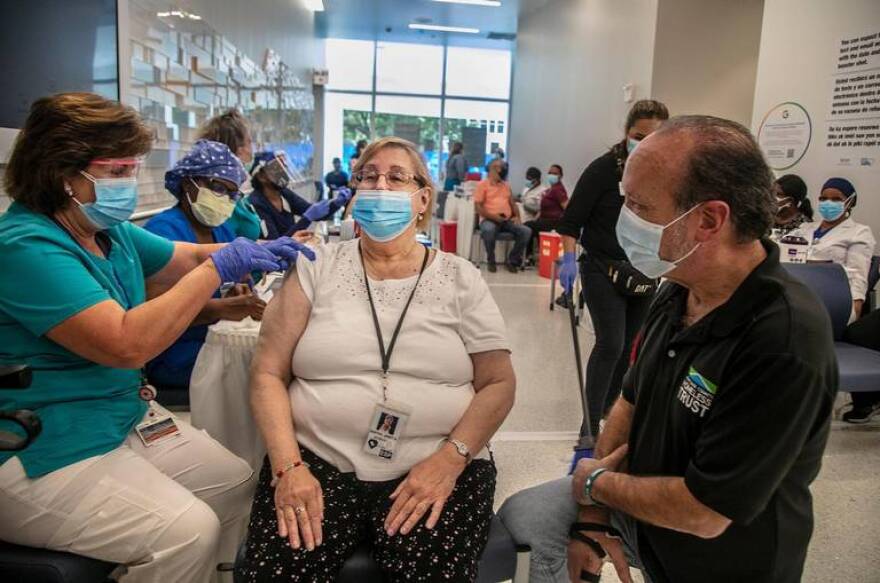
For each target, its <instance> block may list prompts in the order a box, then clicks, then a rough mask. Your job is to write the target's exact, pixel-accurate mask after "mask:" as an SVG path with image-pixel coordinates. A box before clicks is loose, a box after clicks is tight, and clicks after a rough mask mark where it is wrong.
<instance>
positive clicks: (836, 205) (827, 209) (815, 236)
mask: <svg viewBox="0 0 880 583" xmlns="http://www.w3.org/2000/svg"><path fill="white" fill-rule="evenodd" d="M857 200H858V197H857V195H856V189H855V187H854V186H853V185H852V183H851V182H850V181H849V180H846V179H845V178H829V179H828V180H827V181H826V182H825V184H824V185H823V186H822V192H821V194H820V195H819V214H820V215H821V217H822V220H820V221H815V222H811V223H804V224H803V225H802V226H801V228H800V229H799V231H800V234H801V235H802V236H803V237H804V238H805V239H807V240H808V241H812V247H811V249H810V260H812V261H833V262H835V263H839V264H841V265H842V266H843V267H844V269H846V275H847V277H848V278H849V287H850V291H851V292H852V298H853V311H852V316H851V317H850V320H851V321H852V320H855V319H856V318H858V317H859V315H860V314H861V312H862V304H863V303H864V301H865V296H866V295H867V292H868V270H869V269H870V266H871V255H873V254H874V244H875V239H874V234H873V233H872V232H871V228H870V227H869V226H867V225H863V224H861V223H857V222H855V221H854V220H852V218H850V215H851V214H852V211H853V208H855V206H856V201H857Z"/></svg>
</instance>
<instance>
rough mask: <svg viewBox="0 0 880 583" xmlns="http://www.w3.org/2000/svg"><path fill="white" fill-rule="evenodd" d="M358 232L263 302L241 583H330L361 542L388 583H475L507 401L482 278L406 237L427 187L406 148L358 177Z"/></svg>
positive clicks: (392, 150)
mask: <svg viewBox="0 0 880 583" xmlns="http://www.w3.org/2000/svg"><path fill="white" fill-rule="evenodd" d="M353 174H354V177H355V180H356V182H357V187H358V191H357V197H356V198H355V199H354V203H353V216H354V218H355V221H356V223H357V225H358V228H359V230H360V232H361V237H360V238H359V239H354V240H351V241H346V242H343V243H340V244H331V245H327V246H323V247H321V248H319V249H318V250H317V259H316V260H315V262H314V263H313V262H305V261H304V262H299V265H298V267H297V270H296V272H295V273H292V274H291V275H290V276H289V277H288V279H287V280H286V282H285V284H284V286H283V288H282V289H281V291H280V293H279V294H278V295H277V296H276V298H275V299H273V301H272V302H271V303H270V304H269V306H268V307H267V308H266V313H265V317H264V323H263V328H262V331H261V336H260V343H259V347H258V350H257V354H256V356H255V358H254V361H253V366H252V381H251V404H252V408H253V411H254V416H255V418H256V421H257V423H258V425H259V427H260V430H261V432H262V435H263V437H264V439H265V441H266V445H267V448H268V456H267V459H266V462H265V464H264V466H263V470H262V475H261V477H260V485H259V486H258V489H257V493H256V495H255V498H254V504H253V511H252V515H251V524H250V529H249V541H248V553H247V558H246V560H245V565H244V568H243V569H242V573H243V574H244V575H245V579H246V580H248V581H266V580H282V579H283V580H291V578H293V579H294V580H297V581H333V580H334V579H335V578H336V575H337V573H338V571H339V570H340V568H341V567H342V565H343V563H344V562H345V560H346V559H347V558H348V557H349V556H350V555H351V554H352V552H353V551H354V550H355V548H356V547H357V546H358V545H359V544H360V543H361V542H363V541H369V542H370V543H372V545H373V548H374V558H375V559H376V561H377V563H378V564H379V566H380V567H381V568H382V569H383V571H385V573H386V574H387V576H388V577H389V579H390V580H391V581H401V580H404V579H406V580H407V581H438V580H450V581H471V580H473V579H474V578H475V577H476V568H477V562H478V560H479V556H480V553H481V552H482V549H483V546H484V545H485V543H486V539H487V537H488V530H489V523H490V520H491V517H492V501H493V496H494V490H495V466H494V463H493V461H492V459H491V455H490V453H489V451H488V449H487V445H488V443H489V439H490V438H491V437H492V435H493V434H494V433H495V431H496V430H497V429H498V427H499V426H500V425H501V423H502V421H503V420H504V418H505V417H506V416H507V414H508V412H509V411H510V408H511V407H512V405H513V400H514V386H515V379H514V373H513V368H512V366H511V362H510V353H509V348H508V342H507V339H506V335H505V327H504V322H503V320H502V318H501V314H500V312H499V310H498V307H497V305H496V304H495V301H494V300H493V299H492V296H491V295H490V293H489V289H488V287H487V286H486V283H485V282H484V280H483V279H482V277H481V276H480V273H479V271H478V270H477V269H475V268H474V267H473V266H471V265H470V264H469V263H468V262H466V261H464V260H463V259H460V258H459V257H457V256H455V255H450V254H447V253H443V252H437V251H431V250H428V249H426V248H425V247H424V246H422V245H420V244H419V243H418V242H417V241H416V239H415V234H416V229H417V227H420V226H421V227H424V225H425V223H426V222H427V214H428V212H429V208H430V207H429V205H430V204H431V197H432V192H433V187H432V185H431V180H430V176H429V175H428V171H427V169H426V168H425V164H424V162H423V161H422V158H421V156H420V155H419V153H418V151H417V150H416V149H415V147H414V146H413V145H412V144H410V143H409V142H406V141H404V140H400V139H397V138H385V139H382V140H379V141H378V142H376V143H374V144H372V145H370V146H369V147H368V148H367V149H366V150H365V151H364V153H363V154H362V155H361V156H360V158H359V160H358V164H357V166H356V167H355V168H354V172H353Z"/></svg>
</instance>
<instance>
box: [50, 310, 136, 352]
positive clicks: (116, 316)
mask: <svg viewBox="0 0 880 583" xmlns="http://www.w3.org/2000/svg"><path fill="white" fill-rule="evenodd" d="M124 319H125V310H124V309H123V308H122V306H120V305H119V304H118V303H117V302H116V301H114V300H105V301H103V302H99V303H97V304H95V305H93V306H90V307H88V308H86V309H85V310H83V311H81V312H79V313H77V314H74V315H73V316H71V317H70V318H67V319H66V320H64V321H63V322H61V323H60V324H58V325H57V326H55V327H54V328H51V329H50V330H49V331H47V332H46V337H48V338H49V340H51V341H52V342H55V343H57V344H60V345H61V346H63V347H64V348H66V349H67V350H69V351H71V352H72V353H74V354H76V355H77V356H80V357H82V358H84V359H86V360H89V361H91V362H96V363H98V364H101V365H104V366H110V367H114V368H139V367H140V366H142V364H143V363H140V362H138V359H137V357H136V355H135V354H134V353H133V352H129V348H128V347H131V346H132V343H131V342H126V339H125V338H123V337H122V336H123V322H124Z"/></svg>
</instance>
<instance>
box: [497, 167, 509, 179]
mask: <svg viewBox="0 0 880 583" xmlns="http://www.w3.org/2000/svg"><path fill="white" fill-rule="evenodd" d="M498 178H500V179H501V180H507V168H502V169H501V170H499V171H498Z"/></svg>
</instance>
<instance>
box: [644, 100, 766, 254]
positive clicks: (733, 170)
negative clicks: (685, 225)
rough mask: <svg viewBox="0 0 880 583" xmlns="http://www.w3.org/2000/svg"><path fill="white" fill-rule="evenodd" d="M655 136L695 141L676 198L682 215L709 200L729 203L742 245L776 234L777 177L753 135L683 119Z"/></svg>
mask: <svg viewBox="0 0 880 583" xmlns="http://www.w3.org/2000/svg"><path fill="white" fill-rule="evenodd" d="M655 133H656V134H657V135H658V136H659V135H672V134H678V133H683V134H685V135H687V136H689V137H690V138H692V139H693V146H691V150H690V151H689V152H688V153H687V162H686V164H685V168H684V171H683V174H682V177H681V181H680V184H679V187H678V189H677V192H676V193H675V197H676V204H677V206H678V207H679V209H680V210H682V211H684V210H688V209H690V208H692V207H694V206H695V205H697V204H699V203H701V202H705V201H708V200H721V201H724V202H726V203H727V206H729V207H730V214H731V220H732V222H733V227H734V230H735V231H736V234H737V239H738V241H739V242H740V243H746V242H748V241H752V240H755V239H760V238H761V237H763V236H764V235H765V234H766V233H767V232H768V231H769V230H770V227H771V226H772V225H773V217H774V214H775V212H776V206H775V200H774V196H773V173H772V172H771V171H770V168H769V167H768V166H767V162H766V161H765V160H764V156H763V154H762V153H761V149H760V148H759V147H758V143H757V142H756V141H755V138H754V137H752V134H751V132H749V130H748V129H746V128H745V127H744V126H742V125H740V124H738V123H736V122H733V121H730V120H726V119H721V118H718V117H712V116H708V115H683V116H678V117H673V118H672V119H670V120H669V121H667V122H665V123H664V124H663V125H662V126H661V127H660V129H658V130H657V131H656V132H655Z"/></svg>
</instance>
